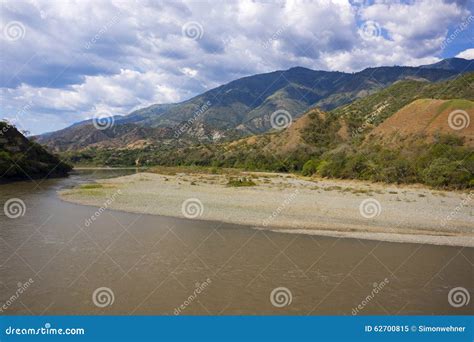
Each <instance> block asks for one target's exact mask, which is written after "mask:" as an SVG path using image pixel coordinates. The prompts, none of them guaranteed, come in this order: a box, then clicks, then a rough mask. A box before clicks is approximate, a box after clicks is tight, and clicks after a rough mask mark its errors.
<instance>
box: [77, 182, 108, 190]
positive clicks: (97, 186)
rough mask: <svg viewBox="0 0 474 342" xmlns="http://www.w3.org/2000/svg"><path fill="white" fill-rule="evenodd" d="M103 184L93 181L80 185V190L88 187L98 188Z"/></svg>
mask: <svg viewBox="0 0 474 342" xmlns="http://www.w3.org/2000/svg"><path fill="white" fill-rule="evenodd" d="M103 187H104V186H103V185H102V184H98V183H93V184H83V185H81V190H89V189H100V188H103Z"/></svg>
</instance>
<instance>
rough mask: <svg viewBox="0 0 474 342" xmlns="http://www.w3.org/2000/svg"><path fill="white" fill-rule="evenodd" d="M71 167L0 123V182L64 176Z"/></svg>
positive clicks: (8, 125)
mask: <svg viewBox="0 0 474 342" xmlns="http://www.w3.org/2000/svg"><path fill="white" fill-rule="evenodd" d="M70 170H71V166H69V165H68V164H66V163H64V162H62V161H60V160H59V158H58V157H56V156H54V155H52V154H50V153H49V152H47V151H46V150H45V149H44V148H43V147H41V146H40V145H39V144H37V143H35V142H32V141H30V140H28V139H27V138H26V137H25V136H24V135H23V134H21V133H20V132H19V131H18V130H17V129H16V128H15V127H13V126H11V125H10V124H8V123H6V122H3V121H0V182H5V181H10V180H15V179H31V178H40V177H41V178H42V177H56V176H65V175H67V173H68V172H69V171H70Z"/></svg>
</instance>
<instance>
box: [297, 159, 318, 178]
mask: <svg viewBox="0 0 474 342" xmlns="http://www.w3.org/2000/svg"><path fill="white" fill-rule="evenodd" d="M317 171H318V162H317V161H316V160H312V159H311V160H308V161H307V162H306V163H304V165H303V170H302V171H301V173H302V174H303V176H312V175H313V174H315V173H316V172H317Z"/></svg>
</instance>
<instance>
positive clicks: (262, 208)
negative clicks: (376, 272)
mask: <svg viewBox="0 0 474 342" xmlns="http://www.w3.org/2000/svg"><path fill="white" fill-rule="evenodd" d="M234 177H237V178H234V179H233V180H234V182H229V175H222V174H220V175H217V174H194V173H176V174H174V175H173V174H171V175H169V174H166V175H164V174H155V173H139V174H134V175H130V176H125V177H119V178H112V179H107V180H101V181H98V182H97V183H94V184H90V185H86V186H82V187H78V188H74V189H69V190H63V191H61V192H60V197H61V199H63V200H65V201H69V202H73V203H78V204H84V205H92V206H98V207H106V208H110V209H115V210H121V211H128V212H133V213H143V214H152V215H163V216H172V217H185V218H189V219H197V220H211V221H221V222H229V223H236V224H240V225H245V226H251V227H253V228H257V229H268V230H274V231H279V232H285V233H298V234H312V235H324V236H334V237H348V238H359V239H368V240H381V241H392V242H410V243H426V244H435V245H452V246H467V247H473V246H474V228H473V216H472V215H473V210H472V193H467V192H446V191H436V190H431V189H427V188H424V187H417V186H411V187H410V186H393V185H384V184H373V183H364V182H360V181H341V180H326V179H319V180H316V179H303V178H300V177H297V176H294V175H288V174H273V173H242V174H241V175H240V176H234ZM238 177H246V180H248V181H251V183H254V184H255V185H253V186H238V187H235V185H239V182H238V180H239V178H238ZM235 180H237V183H236V182H235ZM229 183H232V185H234V186H229Z"/></svg>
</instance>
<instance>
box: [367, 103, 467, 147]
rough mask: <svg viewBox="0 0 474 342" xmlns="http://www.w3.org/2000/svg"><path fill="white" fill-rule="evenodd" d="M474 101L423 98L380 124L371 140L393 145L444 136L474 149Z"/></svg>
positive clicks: (372, 134) (371, 134)
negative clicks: (457, 139) (472, 121)
mask: <svg viewBox="0 0 474 342" xmlns="http://www.w3.org/2000/svg"><path fill="white" fill-rule="evenodd" d="M471 117H472V118H474V102H473V101H469V100H464V99H462V100H461V99H457V100H434V99H419V100H415V101H413V102H411V103H410V104H408V105H406V106H404V107H403V108H401V109H400V110H399V111H397V112H396V113H395V114H393V115H392V116H390V117H389V118H388V119H387V120H385V121H384V122H382V123H381V124H380V125H378V126H377V127H376V128H375V129H374V130H373V131H372V132H371V133H370V136H369V137H367V139H369V140H375V139H378V140H379V141H380V142H381V143H382V144H388V145H390V146H393V145H397V144H401V143H402V144H405V145H406V144H407V140H411V139H420V138H425V139H427V140H428V141H430V142H433V141H436V139H437V137H438V136H439V135H442V134H450V135H454V136H457V137H459V138H461V139H463V144H464V145H466V146H470V147H474V125H471V124H470V118H471Z"/></svg>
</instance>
